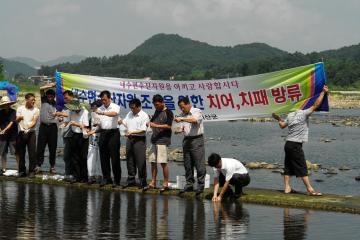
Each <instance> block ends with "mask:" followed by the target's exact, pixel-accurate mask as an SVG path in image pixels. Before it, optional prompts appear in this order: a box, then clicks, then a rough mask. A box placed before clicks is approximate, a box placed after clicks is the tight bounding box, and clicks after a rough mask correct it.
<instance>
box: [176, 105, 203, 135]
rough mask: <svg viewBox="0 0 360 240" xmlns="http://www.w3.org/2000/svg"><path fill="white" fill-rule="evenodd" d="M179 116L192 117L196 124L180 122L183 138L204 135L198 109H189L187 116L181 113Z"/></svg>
mask: <svg viewBox="0 0 360 240" xmlns="http://www.w3.org/2000/svg"><path fill="white" fill-rule="evenodd" d="M180 116H182V117H194V118H196V120H197V122H196V123H188V122H181V127H182V128H183V129H184V136H186V137H188V136H198V135H201V134H204V123H203V118H202V113H201V110H200V109H198V108H194V107H191V109H190V112H189V113H188V114H185V113H181V115H180Z"/></svg>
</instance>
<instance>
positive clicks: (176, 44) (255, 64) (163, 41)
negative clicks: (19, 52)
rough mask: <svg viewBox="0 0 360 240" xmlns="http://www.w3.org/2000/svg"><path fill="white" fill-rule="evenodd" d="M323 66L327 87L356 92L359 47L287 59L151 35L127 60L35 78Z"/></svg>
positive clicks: (268, 51)
mask: <svg viewBox="0 0 360 240" xmlns="http://www.w3.org/2000/svg"><path fill="white" fill-rule="evenodd" d="M320 61H324V62H325V68H326V75H327V78H328V80H329V82H328V84H329V85H331V86H332V87H340V88H348V89H354V88H355V89H359V88H360V44H358V45H353V46H349V47H343V48H340V49H337V50H328V51H322V52H312V53H308V54H303V53H300V52H295V53H288V52H285V51H282V50H280V49H277V48H273V47H271V46H269V45H266V44H264V43H251V44H242V45H236V46H234V47H219V46H212V45H209V44H207V43H204V42H199V41H194V40H191V39H188V38H183V37H181V36H179V35H176V34H157V35H154V36H153V37H151V38H150V39H148V40H146V41H145V42H144V43H143V44H141V45H140V46H138V47H137V48H135V49H134V50H133V51H131V52H130V53H129V54H127V55H122V56H120V55H114V56H112V57H89V58H86V59H84V60H82V61H81V62H79V63H73V64H71V63H65V64H58V65H55V66H52V67H49V66H43V67H42V68H41V69H40V70H39V74H44V75H52V74H54V72H55V69H57V70H59V71H63V72H69V73H78V74H88V75H98V76H111V77H124V78H144V77H151V78H152V79H169V78H170V77H171V78H172V77H174V78H175V79H184V80H185V79H187V80H191V79H212V78H226V77H235V76H247V75H253V74H260V73H266V72H271V71H277V70H281V69H286V68H291V67H297V66H301V65H306V64H311V63H316V62H320Z"/></svg>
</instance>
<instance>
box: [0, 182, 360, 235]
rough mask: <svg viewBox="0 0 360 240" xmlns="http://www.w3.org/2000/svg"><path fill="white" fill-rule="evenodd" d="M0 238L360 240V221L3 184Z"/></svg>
mask: <svg viewBox="0 0 360 240" xmlns="http://www.w3.org/2000/svg"><path fill="white" fill-rule="evenodd" d="M0 192H1V199H0V214H1V217H0V226H1V228H0V239H135V238H136V239H296V240H301V239H320V240H321V239H342V240H344V239H359V237H360V230H359V229H358V226H359V224H360V217H359V216H358V215H352V214H344V213H330V212H321V211H310V210H302V209H288V208H276V207H265V206H259V205H251V204H239V203H231V202H224V203H222V204H213V203H212V202H211V201H200V200H186V199H182V198H179V197H174V196H157V195H147V194H138V193H125V192H110V191H99V190H86V189H85V190H84V189H76V188H66V187H55V186H47V185H35V184H17V183H14V182H0Z"/></svg>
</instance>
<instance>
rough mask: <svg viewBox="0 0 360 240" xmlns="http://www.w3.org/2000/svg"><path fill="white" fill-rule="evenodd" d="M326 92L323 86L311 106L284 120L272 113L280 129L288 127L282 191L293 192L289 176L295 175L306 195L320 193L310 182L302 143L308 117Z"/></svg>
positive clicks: (307, 132)
mask: <svg viewBox="0 0 360 240" xmlns="http://www.w3.org/2000/svg"><path fill="white" fill-rule="evenodd" d="M327 92H328V87H327V86H324V87H323V90H322V91H321V93H320V95H319V97H318V98H317V99H316V101H315V103H314V104H313V105H312V106H311V107H309V108H307V109H305V110H296V111H295V112H291V113H289V115H288V116H287V118H286V119H285V120H283V119H281V118H280V117H279V116H278V115H276V114H275V113H273V117H274V118H275V119H276V120H277V121H278V123H279V127H280V128H281V129H283V128H286V127H288V129H289V132H288V136H287V137H286V143H285V168H284V188H285V189H284V193H292V192H294V190H292V189H291V186H290V176H293V175H295V176H296V177H300V178H301V179H302V181H303V182H304V184H305V187H306V190H307V193H308V195H310V196H321V195H322V194H321V193H320V192H316V191H315V190H314V188H313V187H312V186H311V184H310V181H309V177H308V171H307V166H306V161H305V156H304V151H303V149H302V144H303V143H304V142H307V141H308V134H309V117H310V115H311V114H312V113H313V112H314V111H315V110H316V109H318V107H319V106H320V105H321V103H322V101H323V99H324V96H325V94H326V93H327Z"/></svg>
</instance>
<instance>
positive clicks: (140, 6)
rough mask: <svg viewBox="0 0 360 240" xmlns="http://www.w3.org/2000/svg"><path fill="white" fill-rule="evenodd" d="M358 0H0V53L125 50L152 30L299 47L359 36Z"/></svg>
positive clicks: (226, 42) (221, 41) (49, 55)
mask: <svg viewBox="0 0 360 240" xmlns="http://www.w3.org/2000/svg"><path fill="white" fill-rule="evenodd" d="M359 24H360V1H359V0H1V6H0V56H1V57H15V56H21V57H32V58H35V59H38V60H50V59H54V58H57V57H59V56H67V55H73V54H80V55H85V56H104V55H105V56H111V55H114V54H126V53H129V52H130V51H131V50H132V49H134V48H135V47H136V46H138V45H139V44H141V43H142V42H144V41H145V40H146V39H148V38H149V37H151V36H152V35H154V34H157V33H177V34H179V35H181V36H184V37H188V38H191V39H194V40H199V41H203V42H207V43H209V44H212V45H219V46H233V45H236V44H243V43H251V42H264V43H267V44H269V45H271V46H274V47H277V48H280V49H283V50H286V51H290V52H294V51H301V52H303V53H307V52H311V51H321V50H327V49H335V48H340V47H342V46H346V45H352V44H358V43H359V42H360V31H359V29H360V27H359Z"/></svg>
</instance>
